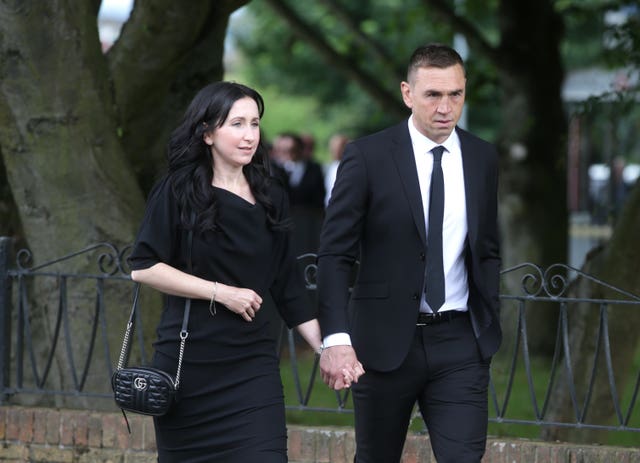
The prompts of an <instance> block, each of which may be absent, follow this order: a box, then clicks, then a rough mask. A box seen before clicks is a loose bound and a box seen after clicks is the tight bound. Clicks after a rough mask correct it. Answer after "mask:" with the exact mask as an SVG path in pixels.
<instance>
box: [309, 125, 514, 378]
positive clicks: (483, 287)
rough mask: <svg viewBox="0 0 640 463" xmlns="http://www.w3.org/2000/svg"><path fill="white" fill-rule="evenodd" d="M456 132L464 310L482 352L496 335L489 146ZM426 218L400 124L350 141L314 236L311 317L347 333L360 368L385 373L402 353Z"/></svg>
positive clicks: (419, 278) (491, 349) (494, 344)
mask: <svg viewBox="0 0 640 463" xmlns="http://www.w3.org/2000/svg"><path fill="white" fill-rule="evenodd" d="M456 130H457V132H458V135H459V137H460V143H461V149H462V160H463V161H462V162H463V170H464V188H465V191H466V207H467V221H468V238H467V245H466V256H465V262H466V265H467V270H468V275H469V302H468V307H469V312H470V315H471V321H472V324H473V328H474V332H475V335H476V338H477V341H478V346H479V349H480V351H481V353H482V355H483V357H485V358H489V357H490V356H491V355H493V354H494V353H495V352H496V351H497V349H498V347H499V345H500V342H501V339H502V333H501V330H500V324H499V314H498V307H499V299H498V289H499V288H498V286H499V270H500V256H499V238H498V225H497V184H498V174H497V162H498V160H497V152H496V149H495V147H494V146H493V145H491V144H489V143H487V142H485V141H483V140H481V139H479V138H478V137H476V136H474V135H472V134H470V133H468V132H466V131H464V130H462V129H459V128H456ZM424 223H425V220H424V210H423V207H422V198H421V195H420V186H419V183H418V174H417V170H416V164H415V158H414V154H413V148H412V145H411V138H410V136H409V129H408V127H407V121H404V122H402V123H401V124H398V125H396V126H393V127H390V128H388V129H385V130H383V131H381V132H378V133H376V134H373V135H369V136H367V137H364V138H361V139H358V140H356V141H354V142H352V143H350V144H348V145H347V147H346V149H345V152H344V156H343V159H342V162H341V163H340V167H339V170H338V175H337V179H336V183H335V186H334V188H333V192H332V195H331V200H330V203H329V205H328V207H327V210H326V217H325V221H324V224H323V228H322V233H321V237H320V248H319V251H318V291H319V303H320V313H319V320H320V325H321V328H322V334H323V336H327V335H329V334H332V333H337V332H348V333H349V334H350V335H351V340H352V343H353V346H354V348H355V351H356V354H357V355H358V358H359V359H360V361H361V362H362V363H363V364H364V366H365V368H367V367H369V368H372V369H375V370H378V371H390V370H393V369H395V368H397V367H398V366H399V365H400V364H401V362H402V361H403V360H404V358H405V357H406V354H407V352H408V350H409V346H410V344H411V341H412V338H413V334H414V331H415V326H416V317H417V314H418V311H419V304H420V294H421V291H422V289H423V283H424V274H425V255H426V231H425V225H424ZM445 239H446V237H445ZM356 260H359V261H360V266H359V270H358V274H357V277H356V281H355V283H354V285H353V292H352V293H351V294H350V293H349V286H350V283H351V281H352V277H351V276H352V267H353V265H354V263H355V261H356Z"/></svg>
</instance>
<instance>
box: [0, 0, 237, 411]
mask: <svg viewBox="0 0 640 463" xmlns="http://www.w3.org/2000/svg"><path fill="white" fill-rule="evenodd" d="M245 3H246V0H245V1H241V0H230V1H220V2H211V1H208V0H200V1H197V2H196V1H194V2H189V5H183V4H181V3H179V2H173V1H168V0H165V1H163V2H159V1H155V2H146V1H141V0H139V1H138V2H136V5H135V8H134V12H133V15H132V20H131V22H130V23H129V24H127V25H126V26H125V28H124V29H123V33H122V36H121V40H122V41H121V42H119V43H118V44H117V45H116V46H115V47H114V48H113V50H112V51H111V52H110V54H109V57H108V58H109V59H107V58H106V57H105V56H104V55H103V54H102V50H101V46H100V42H99V39H98V30H97V25H96V17H97V13H98V7H99V4H100V2H97V1H93V2H79V3H74V4H73V5H71V4H69V3H68V2H64V1H60V0H52V1H49V2H32V1H21V2H17V1H15V2H4V3H3V4H2V5H0V69H2V79H0V118H1V119H0V120H1V121H2V123H1V124H0V151H1V154H2V161H3V163H4V168H5V170H6V178H7V180H8V184H9V186H10V188H11V193H12V195H13V198H14V199H15V203H16V204H17V206H18V212H19V217H20V221H21V224H22V227H23V230H24V236H25V239H26V242H27V244H28V246H29V248H30V250H31V252H32V254H33V256H34V259H35V261H36V263H43V262H47V261H50V260H52V259H54V258H57V257H59V256H63V255H65V254H68V253H71V252H74V251H77V250H79V249H82V248H84V247H85V246H87V245H88V244H92V243H97V242H110V243H113V244H115V245H116V246H118V247H121V246H123V245H126V244H129V243H131V242H132V240H133V238H134V236H135V233H136V230H137V228H138V225H139V222H140V220H141V218H142V213H143V209H144V193H143V191H147V190H148V188H149V187H150V185H151V184H152V183H153V180H154V178H155V177H156V176H157V172H158V169H157V166H159V165H160V166H161V165H162V163H161V162H159V161H160V159H162V158H163V155H164V149H162V148H161V147H162V146H164V145H165V144H166V141H167V134H168V133H169V130H170V129H169V128H170V127H172V126H174V125H175V124H176V119H177V117H178V114H180V113H182V111H184V108H185V107H186V104H187V103H188V101H189V100H190V99H191V97H192V96H193V94H194V93H195V91H196V90H197V89H198V88H199V87H201V86H202V85H203V84H204V83H207V82H210V81H213V80H218V79H220V77H221V75H222V71H223V66H222V55H223V50H224V36H225V31H226V26H227V21H228V18H229V15H230V14H231V13H232V12H233V11H234V10H235V9H236V8H238V7H239V6H241V5H243V4H245ZM34 31H36V32H34ZM132 166H134V167H133V168H132ZM145 166H151V167H150V168H146V167H145ZM137 176H138V177H139V178H140V181H139V179H138V177H137ZM60 268H62V267H60ZM64 271H66V272H69V271H75V272H83V273H96V272H97V269H96V262H89V260H88V259H75V260H73V261H71V260H70V261H66V262H65V263H64ZM59 285H60V282H59V280H55V281H54V280H48V281H47V282H43V283H41V284H40V285H39V287H38V288H37V289H36V292H35V298H34V301H36V303H34V304H33V307H32V315H33V316H34V320H33V329H34V330H36V331H35V332H34V336H35V338H34V339H36V340H41V341H42V343H41V346H40V347H38V350H39V352H40V355H44V353H45V351H46V349H47V346H49V347H50V342H51V336H52V333H53V331H54V329H53V326H54V325H55V317H56V310H57V307H56V305H55V304H52V303H50V302H47V301H48V297H49V296H51V295H52V294H54V293H55V292H56V291H58V290H59V287H60V286H59ZM78 286H82V287H78ZM69 291H70V293H69V295H68V302H69V303H68V318H69V320H70V323H71V329H70V331H71V333H72V334H73V339H74V345H73V352H74V356H75V357H76V359H78V358H82V356H83V353H85V354H86V346H87V345H88V342H89V337H90V336H91V330H90V329H88V326H89V325H88V323H89V320H88V319H89V318H90V313H91V310H92V309H93V304H94V302H95V301H94V298H95V287H94V286H93V285H76V286H74V287H73V288H71V287H70V288H69ZM107 291H108V293H107V296H106V297H107V300H108V301H109V305H110V308H111V310H112V311H113V312H112V315H113V316H115V317H116V318H115V319H112V327H113V329H110V330H109V344H110V346H111V347H112V358H117V351H118V349H119V345H120V342H121V340H122V329H124V326H125V322H126V316H127V311H128V308H129V306H130V302H131V301H130V293H129V292H127V291H122V290H121V289H119V290H117V289H107ZM152 306H153V307H154V310H151V311H144V312H143V313H144V318H143V319H144V321H145V322H144V323H143V325H144V326H145V327H147V330H148V331H149V332H151V331H152V330H153V328H154V327H155V325H156V323H157V319H158V314H159V309H160V304H159V303H156V304H152ZM56 354H57V357H56V362H57V365H58V367H59V368H58V369H57V370H56V372H55V374H54V375H53V377H52V381H53V382H54V383H55V385H54V386H55V387H64V386H65V385H66V386H67V387H69V384H70V383H69V378H70V376H69V371H70V365H69V362H68V358H67V356H66V352H65V350H64V349H63V348H62V347H61V346H58V348H57V350H56ZM114 355H115V356H116V357H114ZM95 358H96V363H95V364H92V365H91V370H90V376H89V378H88V380H87V386H86V387H88V388H91V389H92V390H100V389H101V386H102V389H104V388H108V386H105V370H106V369H107V368H108V367H109V366H108V365H104V364H100V362H102V363H104V362H103V360H102V359H101V358H100V356H96V357H95ZM59 405H61V403H59ZM87 405H88V406H90V407H91V406H96V404H95V403H92V404H87Z"/></svg>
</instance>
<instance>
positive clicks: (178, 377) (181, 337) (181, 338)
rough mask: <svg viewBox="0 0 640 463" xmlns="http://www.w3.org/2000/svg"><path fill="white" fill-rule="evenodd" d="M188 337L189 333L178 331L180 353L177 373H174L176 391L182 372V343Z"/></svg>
mask: <svg viewBox="0 0 640 463" xmlns="http://www.w3.org/2000/svg"><path fill="white" fill-rule="evenodd" d="M188 337H189V333H188V332H187V331H180V352H179V353H178V371H177V372H176V381H175V383H173V384H174V386H175V387H176V389H178V386H179V385H180V372H181V371H182V357H183V356H184V343H185V342H186V340H187V338H188Z"/></svg>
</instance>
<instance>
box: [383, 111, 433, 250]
mask: <svg viewBox="0 0 640 463" xmlns="http://www.w3.org/2000/svg"><path fill="white" fill-rule="evenodd" d="M391 154H392V157H393V160H394V162H395V164H396V167H397V169H398V174H399V175H400V180H401V182H402V187H403V189H404V192H405V195H406V196H407V200H408V201H409V207H410V208H411V214H412V215H413V220H414V222H415V225H416V228H417V229H418V233H419V234H420V239H422V242H423V243H424V244H425V245H426V243H427V238H426V231H425V229H424V210H423V207H422V195H421V194H420V183H419V182H418V172H417V171H416V160H415V157H414V154H413V146H412V145H411V137H410V136H409V128H408V127H407V121H404V122H403V123H401V124H399V125H397V126H396V130H395V131H394V133H393V136H392V153H391Z"/></svg>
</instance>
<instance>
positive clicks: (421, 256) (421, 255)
mask: <svg viewBox="0 0 640 463" xmlns="http://www.w3.org/2000/svg"><path fill="white" fill-rule="evenodd" d="M424 258H425V255H424V252H421V253H420V260H424Z"/></svg>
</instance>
